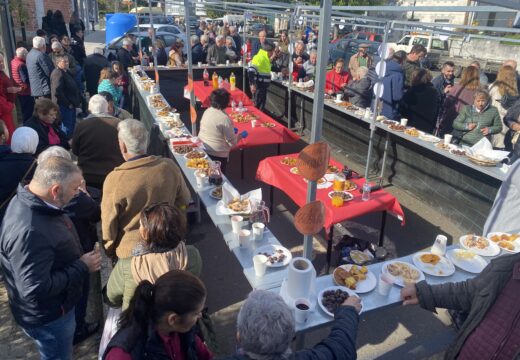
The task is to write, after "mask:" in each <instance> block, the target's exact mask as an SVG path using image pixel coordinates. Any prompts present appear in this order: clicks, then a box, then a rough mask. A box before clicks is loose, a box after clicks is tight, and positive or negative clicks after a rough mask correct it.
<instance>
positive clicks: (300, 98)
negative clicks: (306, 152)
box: [266, 81, 505, 233]
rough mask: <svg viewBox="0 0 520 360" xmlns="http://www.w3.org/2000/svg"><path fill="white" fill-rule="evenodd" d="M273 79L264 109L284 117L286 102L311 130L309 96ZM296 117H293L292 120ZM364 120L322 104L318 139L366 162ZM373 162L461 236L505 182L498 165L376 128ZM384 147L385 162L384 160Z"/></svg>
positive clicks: (478, 222)
mask: <svg viewBox="0 0 520 360" xmlns="http://www.w3.org/2000/svg"><path fill="white" fill-rule="evenodd" d="M288 90H289V89H288V86H287V84H285V83H281V82H278V81H273V82H271V86H270V87H269V89H268V97H267V107H266V109H267V111H269V112H270V113H273V114H276V115H277V116H284V115H285V116H287V115H288V114H286V111H287V103H288V100H289V99H290V98H291V99H292V101H291V103H292V104H293V105H294V109H292V110H289V111H291V113H292V119H293V122H295V121H296V120H298V121H299V122H300V123H302V122H303V123H304V124H305V127H306V128H310V126H311V122H312V120H311V118H312V116H311V115H312V103H313V93H312V92H309V91H306V90H304V89H300V88H297V87H295V86H293V87H291V89H290V94H289V91H288ZM295 116H297V118H295ZM370 123H371V121H370V120H368V119H364V117H363V116H361V115H358V114H356V113H355V112H354V111H350V110H347V109H346V108H345V107H343V106H339V105H337V104H335V103H334V102H333V101H325V105H324V115H323V138H324V140H326V141H327V142H328V143H330V144H332V145H335V146H336V147H338V148H339V149H340V151H341V152H343V153H344V154H345V155H346V156H348V158H349V159H352V160H353V161H355V162H357V163H361V164H365V162H366V155H367V152H368V139H369V134H370ZM373 149H374V151H373V155H374V156H373V159H372V163H371V164H370V165H369V170H370V173H371V174H372V175H376V176H377V175H380V173H381V170H384V172H385V174H384V177H385V179H387V180H388V181H389V182H391V183H393V184H396V185H398V186H399V187H400V188H402V189H404V190H407V191H409V192H411V193H412V194H413V195H414V196H415V197H417V198H418V199H420V200H421V201H422V202H424V203H425V204H428V205H429V206H431V207H434V208H436V209H437V210H438V211H439V212H441V213H445V214H449V217H450V219H451V220H452V221H453V222H454V223H455V224H457V225H458V226H459V227H460V228H461V230H462V232H477V233H478V232H480V231H481V230H482V225H483V224H484V223H485V219H486V217H487V215H488V213H489V210H490V208H491V205H492V203H493V201H494V198H495V195H496V193H497V191H498V188H499V187H500V185H501V183H502V180H503V179H504V178H505V172H503V171H502V170H501V169H500V168H499V167H492V168H490V167H482V166H479V165H476V164H473V163H472V162H470V161H469V160H468V159H467V158H466V157H460V156H456V155H453V154H451V153H449V152H447V151H445V150H441V149H438V148H437V147H435V146H434V144H432V143H428V142H425V141H423V140H420V139H418V138H414V137H411V136H408V135H406V134H404V133H402V132H395V131H391V130H389V129H388V127H387V126H386V125H384V124H381V123H377V124H376V133H375V138H374V147H373ZM385 149H388V158H387V159H386V161H385V157H384V154H385Z"/></svg>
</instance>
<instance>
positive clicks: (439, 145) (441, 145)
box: [435, 142, 456, 151]
mask: <svg viewBox="0 0 520 360" xmlns="http://www.w3.org/2000/svg"><path fill="white" fill-rule="evenodd" d="M435 147H436V148H437V149H441V150H446V151H450V150H452V149H455V148H456V146H455V145H453V144H445V143H444V142H438V143H437V144H435Z"/></svg>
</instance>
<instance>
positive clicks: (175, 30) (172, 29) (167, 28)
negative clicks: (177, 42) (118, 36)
mask: <svg viewBox="0 0 520 360" xmlns="http://www.w3.org/2000/svg"><path fill="white" fill-rule="evenodd" d="M150 26H151V25H150V24H140V25H139V31H148V29H149V28H150ZM153 28H154V29H155V32H156V33H157V32H168V33H172V34H175V35H179V34H182V35H184V31H182V30H181V29H180V28H179V27H178V26H177V25H171V24H155V23H154V24H153ZM137 31H138V30H137V25H136V26H134V27H133V28H131V29H130V30H128V31H127V33H131V32H137ZM184 37H186V35H184Z"/></svg>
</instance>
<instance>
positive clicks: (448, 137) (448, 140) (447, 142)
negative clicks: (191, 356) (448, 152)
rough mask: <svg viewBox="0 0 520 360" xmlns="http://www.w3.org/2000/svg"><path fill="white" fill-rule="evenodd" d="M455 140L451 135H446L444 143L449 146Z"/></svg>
mask: <svg viewBox="0 0 520 360" xmlns="http://www.w3.org/2000/svg"><path fill="white" fill-rule="evenodd" d="M452 138H453V135H451V134H446V135H444V143H445V144H446V145H447V144H451V139H452Z"/></svg>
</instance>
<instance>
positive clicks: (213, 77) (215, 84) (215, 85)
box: [211, 72, 218, 90]
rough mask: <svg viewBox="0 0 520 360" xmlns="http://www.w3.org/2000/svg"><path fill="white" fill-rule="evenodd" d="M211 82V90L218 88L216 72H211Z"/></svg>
mask: <svg viewBox="0 0 520 360" xmlns="http://www.w3.org/2000/svg"><path fill="white" fill-rule="evenodd" d="M211 80H212V83H213V90H217V89H218V75H217V73H216V72H213V76H212V77H211Z"/></svg>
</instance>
